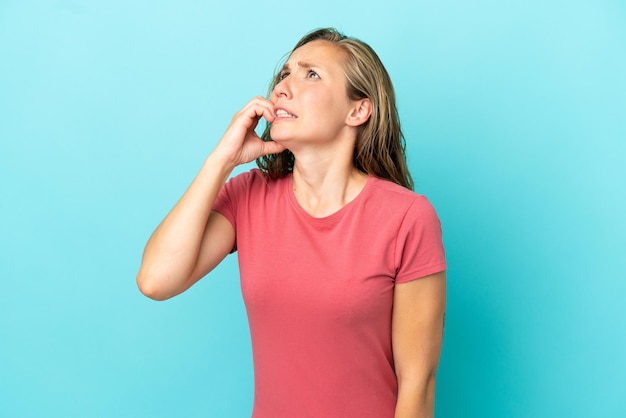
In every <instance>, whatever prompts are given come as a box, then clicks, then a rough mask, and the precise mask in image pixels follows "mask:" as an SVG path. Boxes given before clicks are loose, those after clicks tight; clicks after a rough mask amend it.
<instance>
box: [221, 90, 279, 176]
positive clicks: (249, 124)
mask: <svg viewBox="0 0 626 418" xmlns="http://www.w3.org/2000/svg"><path fill="white" fill-rule="evenodd" d="M261 117H264V118H265V119H266V120H267V121H268V122H270V123H271V122H273V121H274V119H275V118H276V114H275V113H274V105H273V104H272V102H270V101H269V100H266V99H264V98H263V97H260V96H258V97H255V98H254V99H252V100H250V101H249V102H248V103H247V104H246V105H245V106H244V107H243V109H241V110H240V111H239V112H237V113H236V114H235V116H234V117H233V119H232V121H231V122H230V125H229V126H228V129H227V130H226V132H225V133H224V136H222V139H221V140H220V142H219V143H218V144H217V146H216V147H215V150H214V151H213V153H214V154H215V155H216V156H219V157H220V158H222V159H223V160H224V161H227V162H228V163H229V164H232V165H233V167H234V166H237V165H240V164H245V163H249V162H250V161H254V160H256V159H257V158H259V157H261V156H263V155H267V154H278V153H280V152H282V151H284V150H285V147H284V146H283V145H281V144H278V143H276V142H273V141H271V142H264V141H263V140H262V139H261V138H259V136H258V135H257V134H256V132H255V131H254V129H255V128H256V126H257V125H258V123H259V120H260V119H261Z"/></svg>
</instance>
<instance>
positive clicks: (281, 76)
mask: <svg viewBox="0 0 626 418" xmlns="http://www.w3.org/2000/svg"><path fill="white" fill-rule="evenodd" d="M288 75H289V71H281V72H280V73H279V74H278V81H283V80H284V79H285V78H287V76H288Z"/></svg>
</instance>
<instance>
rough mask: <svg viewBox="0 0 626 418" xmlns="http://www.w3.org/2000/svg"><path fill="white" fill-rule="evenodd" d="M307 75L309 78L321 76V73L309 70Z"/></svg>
mask: <svg viewBox="0 0 626 418" xmlns="http://www.w3.org/2000/svg"><path fill="white" fill-rule="evenodd" d="M306 76H307V78H320V76H319V74H318V73H316V72H315V71H313V70H309V72H307V73H306Z"/></svg>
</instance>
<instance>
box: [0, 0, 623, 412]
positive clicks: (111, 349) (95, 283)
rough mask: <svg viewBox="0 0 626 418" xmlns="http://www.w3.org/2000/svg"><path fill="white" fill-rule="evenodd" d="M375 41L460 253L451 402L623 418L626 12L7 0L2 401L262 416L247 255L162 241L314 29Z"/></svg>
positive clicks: (31, 408) (417, 169)
mask: <svg viewBox="0 0 626 418" xmlns="http://www.w3.org/2000/svg"><path fill="white" fill-rule="evenodd" d="M322 26H336V27H338V28H339V29H340V30H342V31H344V32H346V33H347V34H349V35H352V36H356V37H360V38H362V39H363V40H365V41H367V42H368V43H370V44H371V45H372V46H373V47H374V49H376V50H377V51H378V53H379V55H380V56H381V58H382V60H383V62H384V63H385V64H386V66H387V68H388V70H389V72H390V74H391V76H392V79H393V80H394V84H395V87H396V90H397V94H398V103H399V108H400V113H401V118H402V122H403V128H404V132H405V135H406V138H407V143H408V145H407V147H408V158H409V164H410V168H411V170H412V172H413V175H414V177H415V178H416V180H417V181H416V183H417V187H416V189H417V191H418V192H420V193H423V194H426V195H427V196H428V197H429V198H430V200H431V201H432V202H433V203H434V204H435V206H436V208H437V209H438V212H439V215H440V217H441V220H442V223H443V227H444V239H445V244H446V248H447V254H448V259H449V273H448V277H449V290H448V313H447V323H446V330H445V341H444V347H443V353H442V358H441V364H440V369H439V374H438V387H437V402H436V409H437V417H441V418H443V417H454V418H457V417H480V418H487V417H494V418H496V417H497V418H501V417H568V418H571V417H624V416H626V401H624V391H625V390H626V358H625V356H624V349H625V347H626V303H625V302H624V300H625V299H626V281H625V280H624V279H625V275H626V274H625V271H626V262H625V260H626V257H625V256H624V253H625V250H626V239H625V236H626V221H625V219H624V214H625V213H626V192H625V190H626V187H625V186H624V182H625V180H626V172H625V171H626V170H625V168H624V167H625V166H626V164H625V158H626V145H625V141H626V128H625V125H626V122H625V120H626V82H625V79H626V4H625V2H624V1H620V0H614V1H611V0H596V1H594V0H588V1H576V0H574V1H551V0H547V1H539V0H526V1H521V0H520V1H496V0H478V1H473V2H466V1H459V0H457V1H450V0H448V1H446V0H444V1H439V2H426V1H421V0H417V1H410V2H409V1H404V2H403V1H395V0H387V1H384V2H379V1H375V2H370V1H361V2H345V3H341V2H337V1H330V0H320V1H317V2H298V3H294V2H284V1H281V2H275V1H271V2H270V1H268V2H256V3H254V4H244V3H243V2H219V3H218V2H211V1H206V0H205V1H200V0H196V1H191V0H185V1H176V2H175V1H164V0H156V1H132V0H130V1H122V0H108V1H104V0H91V1H87V0H75V1H71V0H50V1H42V0H41V1H37V0H19V1H18V0H2V1H1V2H0V141H1V148H0V214H1V216H0V416H2V417H246V416H249V415H250V412H251V406H252V396H253V383H252V382H253V381H252V379H253V375H252V362H251V352H250V343H249V336H248V330H247V322H246V316H245V309H244V307H243V303H242V300H241V296H240V293H239V283H238V272H237V263H236V258H235V257H229V258H227V260H226V261H225V262H224V263H223V264H222V265H220V266H219V267H218V268H217V270H216V271H215V273H214V274H212V275H211V276H210V277H209V278H207V279H205V280H203V281H201V282H200V283H198V284H197V285H196V286H194V287H193V288H192V289H191V290H190V291H188V292H187V293H185V294H183V295H181V296H178V297H176V298H174V299H172V300H170V301H167V302H162V303H158V302H154V301H151V300H148V299H147V298H145V297H143V296H142V295H141V294H140V293H139V291H138V290H137V289H136V286H135V274H136V272H137V269H138V267H139V262H140V259H141V253H142V250H143V246H144V244H145V242H146V240H147V239H148V237H149V235H150V233H151V232H152V231H153V229H154V228H155V227H156V226H157V224H158V223H159V222H160V220H161V219H162V218H163V217H164V216H165V214H166V213H167V211H168V210H169V209H170V208H171V207H172V206H173V205H174V203H175V202H176V200H177V199H178V198H179V197H180V195H181V194H182V192H183V191H184V190H185V188H186V187H187V185H188V184H189V183H190V181H191V180H192V179H193V177H194V175H195V174H196V172H197V170H198V169H199V168H200V165H201V164H202V162H203V160H204V158H205V157H206V155H207V154H208V153H209V152H210V150H211V149H212V147H213V146H214V145H215V144H216V142H217V141H218V140H219V138H220V136H221V134H222V133H223V131H224V130H225V128H226V126H227V125H228V123H229V121H230V119H231V117H232V115H233V114H234V112H236V111H237V110H239V108H240V107H241V106H242V105H243V104H245V103H246V102H247V101H248V100H249V99H250V98H251V97H252V96H255V95H263V94H264V93H265V90H266V86H267V84H268V82H269V80H270V77H271V74H272V72H273V70H274V68H275V66H276V64H277V63H278V62H279V60H280V58H281V57H282V56H283V54H285V53H286V52H288V51H289V50H290V49H291V47H292V46H293V45H294V44H295V42H296V41H297V40H298V39H299V38H300V36H302V35H303V34H304V33H306V32H308V31H309V30H311V29H314V28H317V27H322Z"/></svg>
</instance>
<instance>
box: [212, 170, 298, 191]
mask: <svg viewBox="0 0 626 418" xmlns="http://www.w3.org/2000/svg"><path fill="white" fill-rule="evenodd" d="M285 181H287V178H286V177H285V178H280V179H275V180H272V179H270V178H269V177H268V176H266V175H265V174H264V173H263V172H262V171H261V170H259V169H258V168H253V169H251V170H249V171H244V172H242V173H239V174H235V175H234V176H232V177H231V178H230V179H229V180H228V181H227V182H226V185H225V187H224V188H225V189H226V191H227V193H230V194H236V195H241V194H245V195H248V194H257V193H266V192H268V191H272V190H278V189H279V187H278V186H279V185H281V184H284V182H285Z"/></svg>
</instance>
